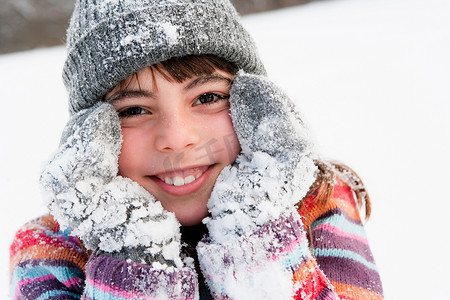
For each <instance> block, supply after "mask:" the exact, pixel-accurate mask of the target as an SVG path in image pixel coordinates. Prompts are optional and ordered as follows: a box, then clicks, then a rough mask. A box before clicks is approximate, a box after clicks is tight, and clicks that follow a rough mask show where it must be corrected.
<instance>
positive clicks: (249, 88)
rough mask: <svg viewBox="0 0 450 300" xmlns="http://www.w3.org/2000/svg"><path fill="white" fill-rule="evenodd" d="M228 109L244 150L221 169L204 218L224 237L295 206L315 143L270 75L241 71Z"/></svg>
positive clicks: (310, 178) (309, 178) (305, 185)
mask: <svg viewBox="0 0 450 300" xmlns="http://www.w3.org/2000/svg"><path fill="white" fill-rule="evenodd" d="M230 111H231V118H232V121H233V125H234V129H235V131H236V134H237V136H238V139H239V142H240V145H241V148H242V152H241V154H240V155H239V156H238V157H237V159H236V161H235V163H233V164H232V165H231V166H228V167H226V168H224V170H222V172H221V174H220V175H219V177H218V179H217V181H216V185H215V186H214V189H213V192H212V194H211V198H210V200H209V203H208V208H209V211H210V213H211V217H210V218H208V219H206V220H205V223H206V224H207V225H208V229H209V231H210V235H211V237H212V238H214V239H215V241H216V242H218V243H221V242H223V241H226V240H227V239H229V238H232V237H233V236H234V237H235V236H240V235H243V234H245V233H246V232H252V231H254V230H256V229H257V227H258V226H261V225H263V224H266V223H268V222H269V221H270V220H275V219H277V218H278V217H280V216H281V215H286V214H288V213H289V212H290V211H292V209H293V207H294V205H295V204H296V203H297V202H298V201H299V200H301V199H302V198H303V197H304V196H305V195H306V193H307V192H308V190H309V187H310V186H311V184H312V183H313V182H314V180H315V177H314V174H315V171H316V166H315V164H314V161H313V159H314V156H315V154H314V151H313V144H312V142H311V140H310V137H309V134H308V130H307V129H306V127H305V125H304V123H303V122H302V120H301V119H300V117H299V113H298V112H297V111H296V110H295V108H294V105H293V104H292V102H291V101H290V99H289V98H288V97H287V96H286V95H285V94H284V93H283V92H282V91H281V90H280V89H279V88H278V87H276V86H275V84H273V83H272V82H270V81H269V80H268V79H267V78H266V77H263V76H258V75H250V74H245V73H242V72H240V73H239V74H238V75H237V76H236V78H235V80H234V82H233V85H232V88H231V90H230Z"/></svg>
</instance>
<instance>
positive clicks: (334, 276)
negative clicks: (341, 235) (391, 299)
mask: <svg viewBox="0 0 450 300" xmlns="http://www.w3.org/2000/svg"><path fill="white" fill-rule="evenodd" d="M316 261H317V263H318V264H319V266H320V269H321V270H322V271H323V272H324V273H325V275H326V276H327V277H328V279H329V280H331V281H337V282H341V283H344V284H348V285H353V286H356V287H359V288H363V289H366V290H370V291H373V292H375V293H377V294H379V295H382V294H383V290H382V287H381V280H380V275H379V274H378V272H376V271H374V270H371V269H368V268H366V267H364V265H362V264H360V263H358V262H355V261H354V260H352V259H347V258H340V257H320V256H319V257H316Z"/></svg>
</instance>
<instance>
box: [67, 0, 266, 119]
mask: <svg viewBox="0 0 450 300" xmlns="http://www.w3.org/2000/svg"><path fill="white" fill-rule="evenodd" d="M67 49H68V55H67V59H66V62H65V65H64V69H63V79H64V83H65V85H66V88H67V90H68V92H69V98H70V99H69V101H70V112H71V113H75V112H77V111H79V110H81V109H84V108H88V107H91V106H92V105H93V104H95V103H96V102H98V101H100V100H101V99H102V98H103V96H104V95H105V94H106V93H107V92H108V91H110V90H111V89H112V88H114V87H115V86H116V85H117V84H118V83H119V82H120V81H122V80H123V79H125V78H127V77H128V76H130V75H132V74H133V73H135V72H137V71H139V70H141V69H143V68H144V67H146V66H150V65H152V64H155V63H157V62H161V61H165V60H167V59H170V58H172V57H180V56H186V55H200V54H213V55H216V56H219V57H221V58H224V59H226V60H227V61H229V62H231V63H234V64H235V65H236V66H237V67H238V68H239V69H243V70H244V71H246V72H248V73H254V74H264V73H265V70H264V66H263V64H262V62H261V61H260V59H259V57H258V54H257V51H256V48H255V45H254V42H253V40H252V39H251V37H250V35H249V34H248V32H247V31H246V30H245V29H244V28H243V27H242V24H241V23H240V19H239V15H238V13H237V12H236V10H235V8H234V7H233V5H232V4H231V3H230V2H229V0H209V1H208V0H77V2H76V5H75V10H74V12H73V14H72V18H71V20H70V25H69V28H68V30H67Z"/></svg>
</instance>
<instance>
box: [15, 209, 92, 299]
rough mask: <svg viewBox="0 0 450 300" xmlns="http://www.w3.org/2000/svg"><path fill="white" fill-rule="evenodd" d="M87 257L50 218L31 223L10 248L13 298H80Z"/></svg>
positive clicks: (76, 240)
mask: <svg viewBox="0 0 450 300" xmlns="http://www.w3.org/2000/svg"><path fill="white" fill-rule="evenodd" d="M87 258H88V254H87V253H86V251H84V249H83V247H81V245H80V243H79V241H78V239H77V238H75V237H71V236H69V235H68V233H67V232H62V231H60V230H59V225H58V223H56V222H55V221H54V220H53V218H52V217H51V216H50V215H48V216H44V217H41V218H39V219H36V220H33V221H31V222H29V223H27V224H26V225H25V226H23V228H21V229H20V230H19V231H18V232H17V233H16V236H15V238H14V241H13V243H12V245H11V248H10V278H11V281H10V287H11V288H10V298H11V299H40V300H41V299H42V300H44V299H80V297H81V295H82V293H83V289H84V279H85V278H84V266H85V264H86V261H87Z"/></svg>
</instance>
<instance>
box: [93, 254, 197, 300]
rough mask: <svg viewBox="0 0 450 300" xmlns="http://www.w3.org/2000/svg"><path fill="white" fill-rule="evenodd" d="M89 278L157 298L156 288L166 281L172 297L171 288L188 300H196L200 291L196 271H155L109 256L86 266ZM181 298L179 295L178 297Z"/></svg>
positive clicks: (97, 257)
mask: <svg viewBox="0 0 450 300" xmlns="http://www.w3.org/2000/svg"><path fill="white" fill-rule="evenodd" d="M86 277H88V278H95V279H97V280H101V282H100V283H101V284H103V285H105V286H108V287H111V288H114V289H115V290H117V291H124V292H132V293H144V292H145V294H146V295H149V296H154V295H156V293H157V291H156V290H155V289H154V288H157V287H159V286H160V280H162V279H163V280H164V282H165V284H166V286H167V288H168V290H167V292H168V296H169V297H171V293H170V288H171V287H176V286H178V285H179V284H181V286H182V287H183V290H184V291H185V292H186V293H185V294H184V296H185V297H186V298H194V296H195V291H196V287H197V280H196V278H197V277H196V274H195V271H193V270H191V269H188V268H183V269H181V270H179V269H173V271H171V272H167V271H166V270H156V269H154V268H153V267H152V266H149V265H143V264H138V263H127V262H126V261H124V260H121V259H117V258H114V257H111V256H108V255H100V256H96V257H94V256H92V257H91V259H90V260H89V262H88V264H87V265H86ZM177 296H178V294H177Z"/></svg>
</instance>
